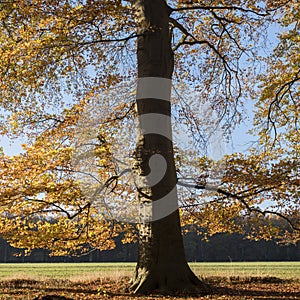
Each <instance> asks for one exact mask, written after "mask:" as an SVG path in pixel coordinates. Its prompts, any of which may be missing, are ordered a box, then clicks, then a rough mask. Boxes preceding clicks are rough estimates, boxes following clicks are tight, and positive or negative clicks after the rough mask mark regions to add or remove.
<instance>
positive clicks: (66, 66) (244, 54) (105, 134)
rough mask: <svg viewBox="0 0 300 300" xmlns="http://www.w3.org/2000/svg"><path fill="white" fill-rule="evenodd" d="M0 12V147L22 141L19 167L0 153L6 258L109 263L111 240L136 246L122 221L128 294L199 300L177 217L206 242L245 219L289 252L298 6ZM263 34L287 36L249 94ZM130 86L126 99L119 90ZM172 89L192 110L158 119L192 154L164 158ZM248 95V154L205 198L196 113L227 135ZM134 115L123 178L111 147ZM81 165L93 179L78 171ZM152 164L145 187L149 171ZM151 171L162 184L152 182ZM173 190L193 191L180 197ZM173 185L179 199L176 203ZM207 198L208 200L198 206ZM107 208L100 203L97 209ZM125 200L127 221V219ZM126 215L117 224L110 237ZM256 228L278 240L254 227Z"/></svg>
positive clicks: (68, 6) (48, 6) (228, 162)
mask: <svg viewBox="0 0 300 300" xmlns="http://www.w3.org/2000/svg"><path fill="white" fill-rule="evenodd" d="M0 5H1V6H0V28H1V31H0V45H1V46H0V55H1V62H0V99H1V100H0V104H1V113H2V116H1V117H2V118H1V132H2V134H6V135H12V136H20V135H21V134H26V135H27V136H28V143H27V145H23V148H24V153H22V154H19V155H16V156H14V157H9V156H7V155H5V154H4V153H1V160H0V181H1V188H0V199H1V205H0V211H1V214H0V216H1V218H0V228H1V229H0V232H1V235H2V236H3V237H5V238H6V239H7V240H8V241H10V243H11V244H12V245H14V246H17V247H25V248H26V249H27V250H28V251H30V250H32V249H35V248H48V249H51V250H53V254H60V255H64V254H66V253H67V252H69V253H78V252H79V251H85V252H88V251H92V250H93V249H94V248H98V249H110V248H113V247H114V241H113V238H114V237H116V236H117V235H119V234H120V233H121V232H126V233H127V234H126V236H125V237H124V239H123V241H124V242H127V241H132V240H134V239H136V238H137V237H136V233H135V230H134V226H132V225H131V224H130V222H129V221H130V220H131V221H132V220H134V221H136V222H138V223H139V224H138V227H139V257H138V263H137V269H136V274H135V276H134V279H133V282H132V285H131V289H132V290H133V291H134V292H135V293H143V294H145V293H149V292H153V291H154V290H159V291H160V292H162V293H174V292H182V291H188V292H195V291H201V290H202V291H205V292H207V287H206V285H205V284H203V283H202V282H201V281H200V280H199V279H198V278H197V277H196V276H195V275H194V274H193V272H192V271H191V270H190V268H189V266H188V264H187V263H186V259H185V255H184V248H183V242H182V236H181V227H180V211H179V206H181V207H182V208H183V209H184V210H182V213H181V220H182V224H183V225H187V224H188V225H192V224H197V226H198V225H199V226H200V227H201V228H204V229H205V230H206V232H208V234H214V233H217V232H244V226H245V225H244V223H239V222H236V220H238V219H239V218H240V217H241V216H246V217H247V220H248V225H247V226H250V228H251V229H252V230H251V234H250V235H249V237H254V238H257V239H258V238H265V239H270V238H273V237H276V238H282V239H285V240H286V241H287V242H295V241H297V240H298V239H299V173H298V171H299V144H300V143H299V132H298V117H299V115H298V114H299V101H297V98H298V97H299V51H298V50H297V49H298V48H299V43H298V38H299V21H298V17H297V16H298V15H299V9H300V7H299V3H298V1H296V0H295V1H288V2H286V1H281V0H278V1H268V0H265V1H261V2H255V1H252V0H246V1H244V2H241V1H237V0H232V1H219V0H218V1H183V0H177V1H165V0H136V1H102V0H89V1H80V0H78V1H68V0H65V1H52V0H51V1H50V0H34V1H29V0H28V1H27V0H26V1H18V0H16V1H1V2H0ZM272 24H280V26H286V29H285V30H284V33H283V34H281V36H280V37H279V41H278V46H277V47H276V48H275V50H274V52H273V53H272V54H271V55H269V56H266V55H265V56H263V57H262V58H261V60H260V62H261V63H262V65H261V68H262V69H263V70H264V72H263V75H262V76H261V77H260V78H259V79H260V83H261V85H260V86H257V85H256V84H255V82H257V80H258V79H257V77H256V76H255V75H256V74H254V73H255V72H252V71H254V68H255V66H257V65H256V61H257V60H259V54H260V52H259V50H260V49H262V48H261V47H259V46H260V45H263V44H264V43H265V44H267V39H268V26H270V25H272ZM268 49H269V50H268V51H269V52H272V47H269V48H268ZM136 52H137V57H136V56H135V53H136ZM246 58H247V59H249V61H248V62H247V61H246ZM136 77H138V83H137V85H138V87H137V96H136V98H137V99H136V100H135V99H132V96H130V95H132V93H131V90H130V89H128V87H127V85H128V82H132V81H133V80H134V79H135V78H136ZM172 80H173V83H174V84H173V85H176V84H175V83H178V85H180V84H181V85H183V84H184V86H185V87H187V86H189V87H193V90H195V91H196V92H197V93H199V95H201V99H199V100H198V101H192V102H191V101H190V100H191V99H193V98H192V97H190V99H188V100H189V101H188V102H187V101H186V100H185V99H184V97H179V98H180V99H179V100H178V104H177V106H176V105H175V106H173V107H175V108H176V107H177V111H175V113H173V117H175V118H177V123H182V124H185V126H186V127H185V128H188V129H189V130H190V133H191V134H190V135H191V137H193V138H195V141H196V145H198V148H197V149H196V150H195V151H194V150H193V149H188V150H184V149H183V147H181V148H180V146H178V147H177V148H176V152H174V147H173V142H172V138H171V132H172V129H171V118H170V117H171V116H172V110H171V104H170V101H169V100H170V93H171V82H172ZM126 89H127V91H128V92H127V93H125V96H122V95H123V94H122V92H123V91H124V90H125V91H126ZM185 93H187V94H188V92H187V91H185ZM249 94H251V96H253V101H254V102H255V104H256V105H257V109H256V112H257V113H256V118H255V120H256V124H255V126H254V128H253V130H254V131H256V132H258V133H259V136H260V140H259V144H258V145H256V147H253V148H252V149H251V150H250V151H249V153H247V154H240V153H234V154H232V155H228V156H226V157H225V158H224V159H223V161H222V162H219V166H224V171H223V174H221V175H223V176H222V182H221V183H222V184H221V185H220V187H215V186H212V185H211V183H210V182H209V177H208V175H209V174H212V173H214V171H216V168H215V166H216V164H217V163H216V162H215V161H213V160H212V159H209V158H208V157H207V156H205V152H204V153H203V152H202V155H200V154H201V149H202V148H201V147H204V148H205V146H207V141H208V138H207V137H206V136H205V132H204V130H203V129H204V128H205V127H207V126H208V127H209V126H212V124H211V123H210V120H209V119H210V117H209V116H204V115H203V114H201V113H200V112H199V107H200V104H201V103H203V102H205V103H207V104H208V105H209V107H210V109H211V111H212V112H213V113H214V114H215V115H216V118H217V121H218V123H219V124H220V126H222V128H223V130H224V132H225V133H226V134H227V135H230V132H231V131H232V130H233V129H234V126H235V124H237V123H239V122H240V121H241V120H242V119H243V118H244V115H243V105H242V104H243V101H244V99H246V98H245V97H247V95H249ZM258 95H260V96H258ZM96 98H98V99H102V100H103V101H102V102H94V100H95V99H96ZM93 104H96V107H93ZM91 108H92V112H93V113H92V115H91V119H92V120H93V118H95V119H97V120H98V123H97V124H96V125H95V124H94V126H92V127H93V128H92V130H91V129H90V128H88V127H89V125H88V124H89V121H90V120H89V118H87V116H89V115H88V113H87V111H89V110H91ZM135 115H137V117H138V122H137V124H138V126H137V132H136V141H137V142H136V145H135V146H132V144H133V143H134V142H133V141H132V142H131V144H130V145H129V146H128V148H129V149H132V155H131V157H129V158H128V159H129V161H130V165H131V166H130V167H129V168H127V169H124V168H123V167H122V166H123V165H122V164H123V162H121V161H120V160H117V159H115V157H114V155H113V154H114V151H113V147H115V148H118V145H119V148H118V149H119V150H118V151H119V152H123V151H125V150H127V149H126V147H127V146H124V145H123V146H122V143H121V142H120V139H122V136H120V135H121V134H120V132H122V128H126V127H125V126H126V125H128V124H130V123H131V122H132V121H133V119H134V117H135ZM158 116H161V117H158ZM158 131H159V133H160V134H157V133H158ZM91 133H93V136H91ZM132 135H133V136H134V134H133V133H132ZM188 135H189V134H187V136H188ZM78 136H80V137H81V138H82V140H80V141H78ZM81 151H82V152H81ZM93 160H94V162H96V167H97V168H96V169H97V172H96V173H93V171H91V170H90V169H89V168H90V166H91V165H90V164H91V161H92V162H93ZM152 162H154V164H153V166H152V167H153V170H154V171H155V170H156V169H157V172H158V173H157V174H156V173H155V172H154V171H153V170H150V167H149V165H151V163H152ZM217 165H218V164H217ZM164 166H166V169H165V170H164ZM161 169H162V170H163V171H164V173H163V174H162V180H159V182H156V181H155V180H157V179H158V177H159V176H158V174H159V171H161ZM129 171H130V173H131V175H132V174H134V177H135V180H134V184H130V182H129V179H128V178H129V176H127V175H128V173H129ZM150 171H152V172H150ZM151 174H152V177H151ZM153 174H154V175H156V176H154V175H153ZM180 174H183V176H181V175H180ZM148 175H149V176H148ZM181 177H184V178H181ZM187 177H188V178H193V179H194V180H193V181H192V182H191V181H189V182H188V183H187V181H186V180H184V179H185V178H187ZM87 178H88V180H87ZM153 182H155V183H153ZM102 183H103V184H102ZM177 183H178V184H181V186H184V187H185V188H186V190H183V191H182V192H181V198H182V203H179V202H178V196H177V190H176V185H177ZM191 189H192V191H191ZM207 190H213V192H214V193H212V194H208V196H207V194H206V196H205V195H204V196H203V193H204V192H205V191H207ZM134 195H136V197H134ZM109 198H113V199H114V201H113V202H110V205H109V209H107V202H106V201H108V200H107V199H109ZM135 199H138V201H137V202H138V208H139V209H140V215H139V216H137V215H138V213H139V212H138V210H136V209H132V210H130V206H131V205H134V203H135ZM162 200H164V202H163V201H162ZM178 203H179V204H178ZM266 207H267V208H266ZM126 209H127V210H128V217H127V219H126V220H124V222H123V223H120V222H116V221H115V219H118V217H116V215H118V214H119V213H120V212H121V213H122V212H124V211H125V210H126ZM103 210H105V214H104V213H103ZM271 215H275V216H277V217H278V218H282V219H284V220H285V222H286V223H287V224H289V226H290V228H291V229H292V230H289V231H284V232H283V231H282V230H281V228H280V227H276V226H273V225H274V224H273V223H272V222H271V221H270V222H268V223H266V220H268V217H269V216H271ZM108 216H109V217H108Z"/></svg>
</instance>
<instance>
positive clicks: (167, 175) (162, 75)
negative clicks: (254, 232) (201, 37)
mask: <svg viewBox="0 0 300 300" xmlns="http://www.w3.org/2000/svg"><path fill="white" fill-rule="evenodd" d="M134 9H135V12H136V16H137V24H138V33H139V34H140V36H139V38H138V45H137V59H138V76H139V80H141V81H143V80H147V78H150V79H151V78H153V77H155V78H157V81H155V80H154V81H152V84H155V82H158V83H160V86H157V87H155V86H154V89H155V88H157V89H161V82H162V83H164V82H165V83H166V85H165V89H169V90H164V88H163V91H161V92H162V93H163V94H168V93H170V90H171V85H170V84H168V82H171V79H172V73H173V67H174V61H173V52H172V49H171V37H170V30H169V15H170V9H169V7H168V6H167V4H166V1H165V0H137V1H134ZM143 88H144V86H143ZM151 88H152V89H153V86H151V84H150V85H148V89H150V92H149V93H148V94H149V95H151V93H152V94H153V90H152V91H151ZM138 93H139V86H138ZM141 94H142V96H143V95H145V93H141ZM154 94H155V92H154ZM146 95H147V93H146ZM137 112H138V116H139V117H144V116H145V115H146V116H147V115H148V116H151V117H153V119H152V121H153V122H156V120H157V118H156V117H157V116H162V121H161V124H160V126H161V127H163V128H162V129H161V130H162V131H163V132H168V133H171V132H172V130H171V119H170V117H171V104H170V101H169V100H167V99H159V97H157V98H148V97H146V98H143V97H140V98H139V97H137ZM150 114H151V115H150ZM151 117H150V126H151ZM144 123H145V122H144V121H143V120H142V119H141V118H140V122H139V133H138V140H137V147H136V153H135V160H136V164H135V172H136V173H137V176H138V177H140V178H144V179H145V178H147V175H149V173H151V172H150V171H151V170H150V168H149V159H150V158H151V157H152V156H153V155H154V154H159V155H161V156H162V157H163V158H164V160H165V162H166V166H167V168H166V170H165V172H164V176H163V178H162V179H161V180H160V181H159V182H158V183H155V184H154V185H153V186H151V183H149V182H148V184H147V180H141V181H142V182H143V184H144V185H143V184H141V185H140V186H139V184H138V199H139V203H140V205H141V207H142V208H145V207H146V208H147V207H148V208H149V207H150V210H147V209H146V211H147V213H146V216H145V214H143V212H142V213H141V218H142V219H141V223H140V224H139V255H138V262H137V267H136V271H135V276H134V278H133V281H132V285H131V287H130V290H131V291H133V292H134V293H138V294H148V293H153V292H159V293H162V294H176V293H195V292H197V293H199V292H200V293H201V292H205V293H206V292H208V286H207V285H205V284H204V283H202V282H201V281H200V280H199V279H198V278H197V276H195V275H194V273H193V272H192V271H191V269H190V268H189V266H188V264H187V262H186V259H185V254H184V247H183V240H182V235H181V227H180V217H179V211H178V198H177V191H176V183H177V176H176V169H175V162H174V155H173V144H172V140H171V138H170V137H168V136H167V135H168V134H155V132H152V133H151V130H150V133H149V128H144V127H147V126H148V127H149V124H148V125H147V126H145V124H144ZM146 123H147V122H146ZM148 123H149V122H148ZM152 125H153V126H154V127H155V126H156V125H157V124H152ZM154 131H155V130H154ZM145 132H146V133H147V132H148V134H145ZM145 182H146V184H145ZM163 201H166V202H163ZM149 204H150V205H149ZM155 204H158V205H155ZM147 205H148V206H147Z"/></svg>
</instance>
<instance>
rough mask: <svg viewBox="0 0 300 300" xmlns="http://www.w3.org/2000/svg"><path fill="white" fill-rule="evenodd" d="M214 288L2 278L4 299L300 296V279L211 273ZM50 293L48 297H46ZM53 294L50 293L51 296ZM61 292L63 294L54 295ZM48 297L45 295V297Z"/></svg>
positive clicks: (0, 296) (0, 293)
mask: <svg viewBox="0 0 300 300" xmlns="http://www.w3.org/2000/svg"><path fill="white" fill-rule="evenodd" d="M204 280H205V281H206V282H208V283H209V284H211V285H212V286H213V287H214V288H213V290H214V292H213V294H212V295H207V296H201V295H194V296H183V295H181V296H180V295H178V296H176V297H174V296H173V297H163V296H160V295H149V296H135V295H130V294H129V293H127V292H126V287H127V286H128V282H129V277H120V278H118V279H108V278H107V279H97V280H92V281H79V282H74V281H70V280H61V279H59V280H57V279H56V280H54V279H51V280H41V281H38V280H29V279H27V280H25V279H11V280H3V281H0V299H1V300H2V299H5V300H19V299H24V300H25V299H27V300H34V299H36V300H38V299H47V300H51V299H53V300H54V299H74V300H75V299H76V300H84V299H114V300H136V299H151V300H153V299H176V300H183V299H185V300H187V299H190V300H191V299H213V300H214V299H226V300H227V299H232V300H235V299H240V300H244V299H253V300H254V299H255V300H256V299H269V300H271V299H274V300H275V299H276V300H278V299H288V300H292V299H300V281H299V280H298V279H295V280H292V279H279V278H276V277H226V278H225V277H216V276H215V277H207V278H205V279H204ZM47 295H48V297H46V296H47ZM50 295H51V296H52V297H49V296H50ZM54 296H60V297H54ZM43 297H44V298H43Z"/></svg>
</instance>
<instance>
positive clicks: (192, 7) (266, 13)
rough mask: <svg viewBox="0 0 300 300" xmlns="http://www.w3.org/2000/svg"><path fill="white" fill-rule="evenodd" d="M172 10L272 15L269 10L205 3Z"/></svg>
mask: <svg viewBox="0 0 300 300" xmlns="http://www.w3.org/2000/svg"><path fill="white" fill-rule="evenodd" d="M171 9H172V11H173V12H174V11H176V12H179V11H186V10H211V11H212V10H238V11H242V12H245V13H252V14H255V15H258V16H262V17H266V16H269V15H270V12H269V11H266V12H265V13H263V12H259V11H255V10H253V9H248V8H243V7H240V6H234V5H233V6H204V5H197V6H185V7H178V8H171Z"/></svg>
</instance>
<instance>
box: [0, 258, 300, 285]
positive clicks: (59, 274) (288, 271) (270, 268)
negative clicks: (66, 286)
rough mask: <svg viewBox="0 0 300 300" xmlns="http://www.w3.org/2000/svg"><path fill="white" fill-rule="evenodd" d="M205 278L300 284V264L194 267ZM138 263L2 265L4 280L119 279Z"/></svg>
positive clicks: (198, 264) (0, 269) (259, 263)
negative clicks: (297, 281) (285, 281)
mask: <svg viewBox="0 0 300 300" xmlns="http://www.w3.org/2000/svg"><path fill="white" fill-rule="evenodd" d="M190 266H191V268H192V269H193V270H194V271H195V273H196V274H197V275H198V276H201V277H211V276H220V277H237V276H238V277H253V276H254V277H266V276H268V277H277V278H281V279H297V280H300V262H242V263H239V262H232V263H231V262H226V263H190ZM134 267H135V263H123V262H122V263H24V264H19V263H16V264H0V280H3V279H37V280H40V279H70V280H74V281H78V280H79V281H80V280H88V279H91V280H93V279H95V278H112V279H116V278H119V277H122V276H131V275H132V273H133V271H134Z"/></svg>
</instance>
